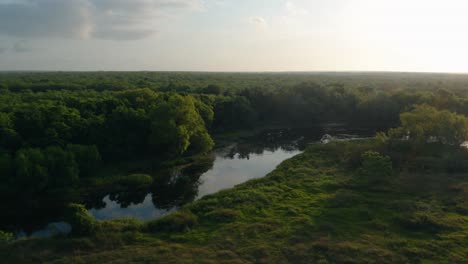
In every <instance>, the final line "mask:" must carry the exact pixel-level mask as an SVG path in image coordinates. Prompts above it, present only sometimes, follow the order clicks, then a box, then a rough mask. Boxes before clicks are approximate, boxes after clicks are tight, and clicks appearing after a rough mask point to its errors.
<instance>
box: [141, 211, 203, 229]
mask: <svg viewBox="0 0 468 264" xmlns="http://www.w3.org/2000/svg"><path fill="white" fill-rule="evenodd" d="M197 224H198V217H197V216H196V215H194V214H193V213H192V212H190V211H188V210H183V211H178V212H175V213H172V214H170V215H167V216H165V217H163V218H160V219H156V220H153V221H149V222H148V223H147V229H148V231H150V232H182V231H186V230H188V229H190V228H192V227H194V226H196V225H197Z"/></svg>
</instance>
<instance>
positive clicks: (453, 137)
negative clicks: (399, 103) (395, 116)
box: [389, 105, 468, 145]
mask: <svg viewBox="0 0 468 264" xmlns="http://www.w3.org/2000/svg"><path fill="white" fill-rule="evenodd" d="M400 119H401V126H400V127H399V128H396V129H392V130H390V132H389V134H390V137H392V138H403V137H404V136H405V135H408V136H409V139H411V140H412V141H415V142H418V143H425V142H434V141H436V142H441V143H444V144H451V145H460V144H461V143H462V142H464V141H465V140H468V117H466V116H464V115H460V114H456V113H453V112H450V111H448V110H437V109H436V108H434V107H432V106H428V105H417V106H415V107H414V109H413V110H411V111H409V112H405V113H402V114H401V115H400Z"/></svg>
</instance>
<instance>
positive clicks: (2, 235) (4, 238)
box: [0, 230, 14, 244]
mask: <svg viewBox="0 0 468 264" xmlns="http://www.w3.org/2000/svg"><path fill="white" fill-rule="evenodd" d="M13 240H14V237H13V234H12V233H8V232H4V231H2V230H0V244H8V243H10V242H12V241H13Z"/></svg>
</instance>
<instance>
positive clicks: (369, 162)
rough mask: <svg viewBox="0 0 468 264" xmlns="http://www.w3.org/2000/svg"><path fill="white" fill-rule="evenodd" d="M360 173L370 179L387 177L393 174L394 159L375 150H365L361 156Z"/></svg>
mask: <svg viewBox="0 0 468 264" xmlns="http://www.w3.org/2000/svg"><path fill="white" fill-rule="evenodd" d="M361 162H362V165H361V168H360V169H359V173H360V174H361V175H363V176H365V177H367V178H368V179H385V178H386V177H389V176H390V175H391V174H392V161H391V159H390V157H388V156H382V155H381V154H380V153H378V152H375V151H367V152H364V153H363V154H362V156H361Z"/></svg>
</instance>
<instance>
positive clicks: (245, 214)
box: [0, 141, 468, 263]
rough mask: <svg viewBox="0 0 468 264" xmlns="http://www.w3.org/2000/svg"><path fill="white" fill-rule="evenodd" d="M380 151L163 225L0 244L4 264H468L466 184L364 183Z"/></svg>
mask: <svg viewBox="0 0 468 264" xmlns="http://www.w3.org/2000/svg"><path fill="white" fill-rule="evenodd" d="M366 150H377V151H381V150H382V147H381V146H378V145H377V143H375V142H373V141H365V142H364V141H355V142H340V143H334V144H328V145H314V146H311V147H310V148H309V149H307V150H306V151H305V152H304V153H303V154H300V155H298V156H296V157H294V158H292V159H289V160H286V161H284V162H283V163H282V164H281V165H280V166H278V168H277V169H276V170H274V171H273V172H271V173H270V174H268V175H267V176H266V177H265V178H262V179H256V180H251V181H249V182H247V183H244V184H241V185H239V186H237V187H235V188H233V189H230V190H225V191H221V192H219V193H216V194H213V195H208V196H206V197H204V198H203V199H201V200H199V201H197V202H195V203H193V204H189V205H188V206H186V207H185V208H184V209H183V210H182V211H179V212H177V213H174V214H172V215H169V216H167V217H164V218H162V219H159V220H153V221H149V222H146V223H142V222H139V221H136V220H112V221H104V222H97V228H96V231H95V232H94V233H93V234H91V235H86V236H81V237H78V236H75V237H57V238H52V239H29V240H24V241H18V242H15V243H12V244H11V243H10V244H0V258H1V259H2V260H4V261H5V263H41V262H45V263H468V204H467V201H468V175H467V174H466V173H464V174H462V173H459V174H448V173H443V172H437V173H429V172H427V171H426V172H417V171H411V172H408V171H407V170H406V169H405V168H404V167H403V166H402V167H398V168H395V169H394V170H393V175H392V176H391V177H389V178H388V179H386V180H383V181H372V183H371V184H369V183H368V182H366V181H362V177H363V176H362V175H359V169H358V168H357V167H356V166H355V165H356V158H355V156H356V155H358V154H360V153H363V152H364V151H366Z"/></svg>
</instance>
